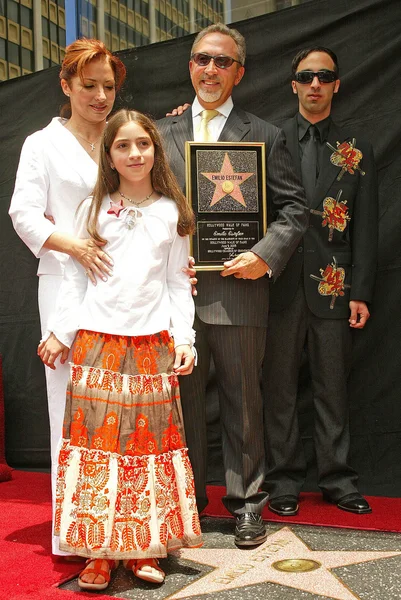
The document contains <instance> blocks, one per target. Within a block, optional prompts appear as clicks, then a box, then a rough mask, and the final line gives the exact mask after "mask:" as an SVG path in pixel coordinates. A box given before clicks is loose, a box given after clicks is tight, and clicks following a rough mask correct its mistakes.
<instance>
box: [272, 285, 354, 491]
mask: <svg viewBox="0 0 401 600" xmlns="http://www.w3.org/2000/svg"><path fill="white" fill-rule="evenodd" d="M304 348H305V349H306V351H307V355H308V362H309V369H310V375H311V380H312V391H313V401H314V415H315V416H314V444H315V453H316V461H317V472H318V484H319V487H320V488H321V490H322V491H323V492H324V493H327V494H328V495H329V496H330V497H331V498H332V499H333V500H338V499H339V498H341V497H342V496H344V495H346V494H350V493H353V492H356V491H357V488H356V483H357V474H356V473H355V471H354V470H353V469H352V468H351V467H350V466H349V465H348V462H347V461H348V452H349V443H350V436H349V407H348V398H347V378H348V374H349V365H350V358H351V331H350V327H349V323H348V320H347V319H323V318H319V317H316V316H315V315H314V314H313V313H312V312H311V311H310V310H309V308H308V305H307V303H306V299H305V294H304V289H303V283H302V282H301V283H300V285H299V288H298V290H297V294H296V296H295V298H294V300H293V302H292V303H291V305H290V306H288V307H287V308H286V309H284V310H283V311H281V312H275V313H273V312H271V313H270V315H269V326H268V331H267V345H266V354H265V361H264V367H263V395H264V413H265V414H264V417H265V448H266V459H267V474H266V479H265V483H264V485H263V489H265V490H266V491H268V492H269V495H270V499H273V498H277V497H278V496H283V495H286V494H291V495H294V496H297V495H298V494H299V492H300V490H301V488H302V485H303V483H304V480H305V474H306V462H305V457H304V453H303V447H302V441H301V436H300V431H299V423H298V414H297V391H298V379H299V370H300V365H301V359H302V352H303V349H304Z"/></svg>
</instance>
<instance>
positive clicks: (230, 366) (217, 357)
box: [158, 24, 307, 546]
mask: <svg viewBox="0 0 401 600" xmlns="http://www.w3.org/2000/svg"><path fill="white" fill-rule="evenodd" d="M244 62H245V40H244V38H243V37H242V35H241V34H240V33H239V32H238V31H236V30H234V29H229V28H228V27H227V26H226V25H222V24H216V25H211V26H210V27H208V28H207V29H205V30H203V31H201V32H200V33H199V34H198V36H197V37H196V39H195V41H194V44H193V47H192V51H191V59H190V62H189V68H190V74H191V80H192V84H193V87H194V89H195V92H196V98H195V100H194V102H193V105H192V107H191V110H187V111H186V112H185V113H184V114H182V115H181V116H175V117H173V118H171V117H168V118H166V119H163V120H162V121H159V122H158V127H159V129H160V131H161V133H162V135H163V137H164V140H165V149H166V153H167V156H168V157H169V160H170V164H171V166H172V169H173V171H174V173H175V175H176V176H177V178H178V180H179V182H180V184H181V186H182V187H184V186H185V158H184V156H185V154H184V148H185V142H186V141H187V140H195V141H224V142H247V141H254V142H265V144H266V157H267V159H266V175H267V198H268V202H269V203H270V208H271V212H274V213H276V217H277V218H276V220H275V221H274V222H271V223H270V224H269V227H268V230H267V233H266V235H265V237H264V238H263V239H262V240H261V241H260V242H258V244H257V245H256V246H255V247H254V248H252V251H250V252H245V253H242V254H239V255H238V256H237V257H236V258H235V259H234V260H232V261H230V262H228V263H226V264H225V269H224V271H222V272H221V274H220V273H219V272H216V271H214V272H200V273H198V295H197V297H196V301H195V304H196V319H195V329H196V348H197V351H198V355H199V359H198V366H197V367H196V369H194V372H193V374H192V375H190V376H189V377H186V378H184V379H185V380H184V379H183V380H182V381H181V396H182V405H183V413H184V422H185V429H186V437H187V444H188V448H189V456H190V459H191V462H192V466H193V470H194V475H195V488H196V494H197V502H198V508H199V510H200V511H201V510H202V509H203V508H204V507H205V506H206V504H207V496H206V470H207V469H206V467H207V439H206V400H205V390H206V383H207V380H208V373H209V364H210V358H211V356H213V360H214V364H215V368H216V379H217V385H218V390H219V400H220V420H221V430H222V447H223V458H224V468H225V476H226V488H227V493H226V496H225V498H224V499H223V502H224V504H225V506H226V508H227V509H228V510H229V511H230V512H231V513H232V514H233V515H234V516H235V517H236V530H235V534H236V537H235V541H236V543H237V545H239V546H252V545H256V544H260V543H261V542H263V541H264V540H265V539H266V535H267V533H266V528H265V525H264V523H263V520H262V518H261V512H262V509H263V507H264V505H265V504H266V502H267V494H266V493H265V492H263V491H260V485H261V483H262V481H263V478H264V442H263V423H262V422H263V402H262V397H261V391H260V369H261V365H262V361H263V355H264V346H265V335H266V326H267V314H268V295H269V284H268V278H269V275H270V276H272V277H273V278H275V277H277V276H278V275H279V273H280V271H281V270H282V269H283V267H284V265H285V263H286V261H287V260H288V259H289V257H290V256H291V254H292V252H293V251H294V249H295V247H296V246H297V243H298V240H299V239H300V237H301V235H302V233H303V232H304V230H305V228H306V224H307V209H306V206H305V196H304V192H303V189H302V187H301V185H300V182H299V179H298V178H297V176H296V175H295V172H294V169H293V167H292V164H291V157H290V154H289V152H288V150H287V148H286V146H285V142H284V136H283V133H282V131H281V130H280V129H278V128H277V127H274V126H273V125H270V124H269V123H266V122H265V121H262V120H261V119H259V118H257V117H256V116H254V115H251V114H249V113H246V112H244V111H243V110H241V109H240V108H238V107H237V106H234V105H233V102H232V99H231V93H232V90H233V88H234V86H236V85H238V84H239V83H240V81H241V79H242V77H243V75H244V72H245V69H244ZM210 110H213V111H214V112H212V113H210V112H206V111H210ZM206 121H208V123H207V124H206Z"/></svg>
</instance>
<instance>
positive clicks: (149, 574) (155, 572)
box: [124, 558, 166, 583]
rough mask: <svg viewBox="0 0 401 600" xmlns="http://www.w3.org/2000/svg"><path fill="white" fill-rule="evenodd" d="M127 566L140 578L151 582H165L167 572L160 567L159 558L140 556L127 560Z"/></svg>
mask: <svg viewBox="0 0 401 600" xmlns="http://www.w3.org/2000/svg"><path fill="white" fill-rule="evenodd" d="M124 564H125V568H126V569H129V570H132V572H133V573H134V575H135V576H136V577H138V579H143V580H144V581H149V582H150V583H163V581H164V578H165V577H166V574H165V573H164V571H162V569H161V568H160V567H159V561H158V560H157V558H140V559H137V560H135V559H131V560H129V561H127V562H126V563H124Z"/></svg>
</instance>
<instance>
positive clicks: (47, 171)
mask: <svg viewBox="0 0 401 600" xmlns="http://www.w3.org/2000/svg"><path fill="white" fill-rule="evenodd" d="M65 122H66V121H65V119H61V118H59V117H55V118H54V119H52V121H51V122H50V123H49V125H47V127H45V128H44V129H41V130H40V131H36V132H35V133H33V134H32V135H30V136H29V137H27V139H26V140H25V142H24V145H23V147H22V151H21V157H20V162H19V166H18V171H17V177H16V182H15V188H14V194H13V197H12V199H11V205H10V211H9V214H10V216H11V219H12V221H13V225H14V229H15V230H16V232H17V233H18V235H19V237H20V238H21V239H22V241H23V242H24V243H25V244H26V245H27V246H28V248H29V249H30V250H31V251H32V252H33V254H34V255H35V256H36V257H37V258H39V259H40V261H39V267H38V275H44V274H46V275H62V274H63V271H64V264H65V262H66V261H67V259H68V256H67V255H66V254H63V253H61V252H55V251H52V250H46V248H43V244H44V243H45V241H46V240H47V239H48V238H49V236H50V235H51V234H52V233H54V232H56V231H58V232H60V233H68V234H71V235H73V233H74V217H75V213H76V210H77V207H78V206H79V204H80V202H81V201H82V200H84V199H85V198H86V197H87V196H89V194H91V192H92V191H93V188H94V185H95V182H96V177H97V171H98V166H97V164H96V163H95V161H94V160H92V159H91V157H90V156H89V154H88V153H87V152H85V150H84V149H83V147H82V146H81V144H80V143H79V142H78V141H77V139H76V138H75V136H74V135H73V134H72V133H71V132H70V131H68V129H66V128H65V127H64V123H65ZM45 213H46V214H48V215H51V216H52V217H53V218H54V220H55V225H54V224H53V223H51V221H49V220H48V219H46V218H45V216H44V214H45Z"/></svg>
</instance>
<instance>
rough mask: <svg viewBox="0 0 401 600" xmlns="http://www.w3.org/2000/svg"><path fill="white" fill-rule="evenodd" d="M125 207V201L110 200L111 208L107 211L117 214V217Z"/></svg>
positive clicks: (109, 213) (110, 213)
mask: <svg viewBox="0 0 401 600" xmlns="http://www.w3.org/2000/svg"><path fill="white" fill-rule="evenodd" d="M123 209H124V204H123V201H122V200H120V202H112V201H110V208H109V210H108V211H107V214H108V215H116V217H119V216H120V212H121V211H122V210H123Z"/></svg>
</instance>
